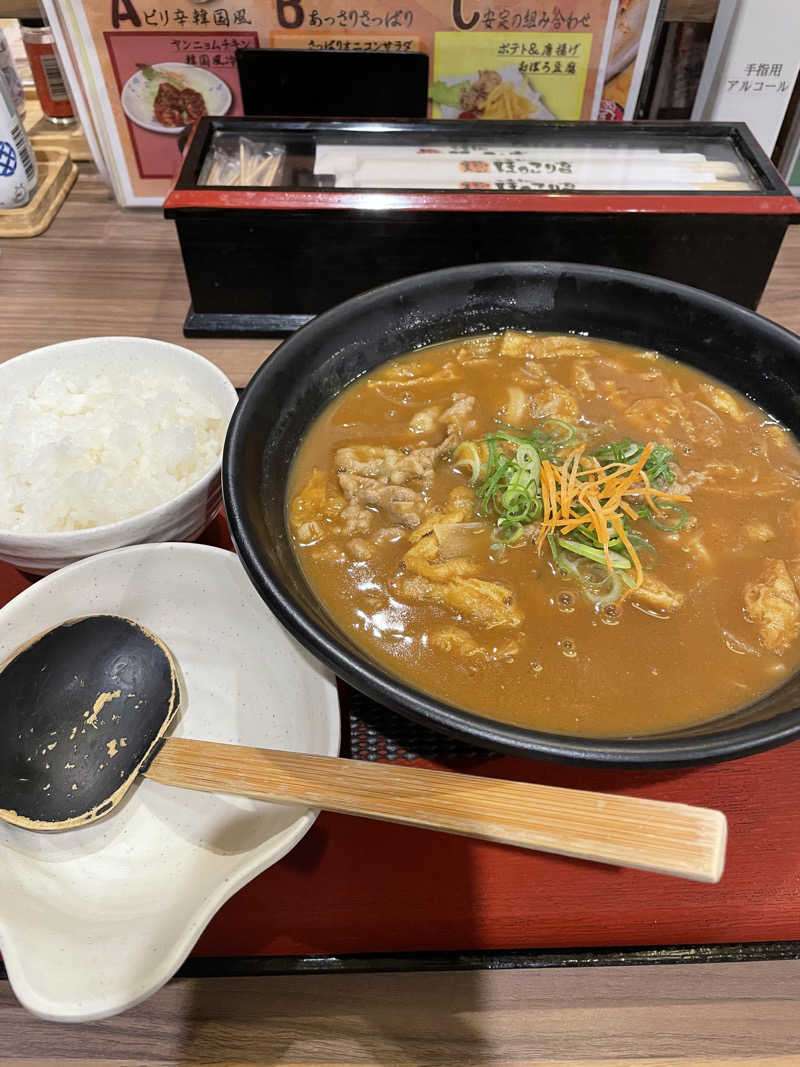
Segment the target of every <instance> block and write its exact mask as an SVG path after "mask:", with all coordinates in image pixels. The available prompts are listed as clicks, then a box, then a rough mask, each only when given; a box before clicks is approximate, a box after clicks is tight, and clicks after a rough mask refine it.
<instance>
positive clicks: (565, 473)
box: [536, 442, 691, 596]
mask: <svg viewBox="0 0 800 1067" xmlns="http://www.w3.org/2000/svg"><path fill="white" fill-rule="evenodd" d="M654 447H655V446H654V444H653V443H652V442H650V444H648V445H646V447H645V448H644V449H643V451H642V453H641V455H640V456H639V457H638V459H637V460H636V462H635V463H607V464H605V465H604V466H601V465H600V464H599V463H598V462H597V460H596V459H594V458H593V457H589V456H585V455H584V446H583V445H581V446H580V447H579V448H577V449H575V450H574V451H573V452H571V453H570V454H569V455H568V456H567V457H566V459H565V460H564V461H563V463H561V464H560V465H557V464H554V463H551V462H550V461H549V460H543V461H542V468H541V488H542V520H541V527H540V529H539V533H538V535H537V538H536V547H537V549H538V551H539V552H541V551H542V547H543V545H544V543H545V541H546V540H547V537H548V535H549V534H553V535H556V536H561V537H564V536H566V535H568V534H569V533H571V532H572V531H574V530H577V529H578V528H579V527H590V528H591V530H592V531H593V533H594V534H595V536H596V537H597V542H598V544H599V545H600V546H601V548H602V551H603V554H604V556H605V560H606V567H607V568H608V571H609V573H611V572H613V570H614V567H613V564H612V559H611V555H610V548H609V542H611V541H613V540H614V539H616V538H619V541H620V542H621V543H622V545H623V546H624V548H625V551H626V552H627V554H628V556H629V557H630V561H631V566H632V568H633V576H632V578H633V584H632V585H631V586H630V587H629V588H628V590H627V591H626V593H625V594H624V595H625V596H627V595H628V594H629V593H631V592H633V591H634V590H635V589H638V588H639V586H640V585H641V584H642V582H643V580H644V571H643V568H642V563H641V560H640V559H639V556H638V554H637V552H636V550H635V548H634V547H633V544H632V543H631V540H630V538H629V537H628V534H627V533H626V531H625V523H624V521H623V519H624V518H625V517H627V518H629V519H638V518H639V516H640V511H637V510H636V507H635V506H634V503H633V502H632V501H635V502H637V503H639V504H640V507H641V503H644V505H645V506H646V507H647V508H649V510H650V511H651V512H652V513H653V514H654V515H656V516H659V517H661V516H662V515H663V512H662V511H660V510H659V503H660V502H663V501H686V502H690V501H691V497H688V496H684V495H682V494H680V493H669V492H666V491H665V490H662V489H656V488H655V487H654V486H653V485H652V483H651V482H650V479H649V477H648V476H647V473H646V472H645V470H644V467H645V464H646V463H647V460H648V459H649V457H650V454H651V453H652V451H653V448H654Z"/></svg>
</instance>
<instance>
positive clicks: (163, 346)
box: [0, 337, 238, 574]
mask: <svg viewBox="0 0 800 1067" xmlns="http://www.w3.org/2000/svg"><path fill="white" fill-rule="evenodd" d="M56 367H58V368H59V369H63V370H73V371H75V372H83V373H85V372H87V371H88V372H91V373H97V374H100V373H101V372H103V371H115V372H120V371H122V372H125V373H128V374H130V375H131V376H132V377H136V376H138V377H143V376H146V375H147V374H148V373H154V372H156V371H161V372H167V373H169V374H174V375H175V377H176V378H179V377H184V378H186V379H187V381H189V382H191V384H192V386H193V387H194V388H196V389H197V390H198V392H200V393H202V394H203V395H204V396H207V397H208V398H209V400H212V401H214V403H216V404H217V406H218V407H219V409H220V411H221V412H222V416H223V418H224V419H225V421H226V425H227V420H228V419H229V418H230V416H231V414H232V413H233V409H234V408H235V407H236V403H237V399H238V398H237V394H236V390H235V389H234V387H233V385H232V384H231V382H230V381H229V380H228V378H226V376H225V375H224V374H223V373H222V371H221V370H219V369H218V368H217V367H215V366H214V364H213V363H210V362H209V361H208V360H207V359H204V358H203V357H202V356H199V355H197V353H196V352H190V351H189V349H188V348H181V347H180V345H173V344H169V343H168V342H167V341H153V340H150V339H149V338H146V337H89V338H85V339H83V340H79V341H64V342H62V343H61V344H57V345H48V346H47V347H46V348H37V349H35V350H34V351H33V352H26V353H25V354H24V355H21V356H17V357H16V358H15V359H10V360H8V361H7V362H5V363H0V396H7V395H8V394H9V393H10V392H11V391H12V390H14V389H17V388H19V387H20V386H26V385H33V384H35V383H37V382H39V381H40V380H41V379H42V378H43V377H44V376H45V374H47V373H48V372H49V371H50V370H52V369H54V368H56ZM221 461H222V453H221V450H220V455H219V457H218V458H217V461H216V463H215V464H214V466H213V467H211V469H210V470H208V471H206V473H205V474H204V475H203V476H202V477H201V478H199V479H198V480H197V481H196V482H195V483H194V484H193V485H191V486H189V488H188V489H185V490H184V491H183V492H182V493H180V494H179V495H178V496H176V497H173V499H172V500H167V501H165V502H164V503H163V504H159V505H158V506H157V507H154V508H150V509H149V510H148V511H143V512H141V514H139V515H133V516H131V517H130V518H128V519H122V520H121V521H119V522H112V523H108V524H107V525H103V526H92V527H89V528H88V529H85V530H66V531H63V532H58V533H24V532H17V531H14V530H7V529H0V560H5V561H6V562H7V563H11V564H12V565H13V566H15V567H18V568H19V569H20V570H22V571H26V572H28V573H29V574H49V573H50V572H51V571H54V570H57V569H58V568H59V567H64V566H66V565H67V564H69V563H74V562H75V561H76V560H79V559H84V558H85V557H86V556H93V555H95V554H96V553H98V552H107V551H108V550H109V549H112V548H123V547H124V546H126V545H135V544H144V543H148V542H153V541H191V540H193V539H194V538H196V537H199V535H200V534H201V533H202V532H203V530H204V529H205V527H206V526H207V525H208V524H209V522H211V520H212V519H213V518H214V517H215V516H216V515H217V514H218V512H219V510H220V507H221V506H222V490H221V486H220V475H219V472H220V464H221Z"/></svg>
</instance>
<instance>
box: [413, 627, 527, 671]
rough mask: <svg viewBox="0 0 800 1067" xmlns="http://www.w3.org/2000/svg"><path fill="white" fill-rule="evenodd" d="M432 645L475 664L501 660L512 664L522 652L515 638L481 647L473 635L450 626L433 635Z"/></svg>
mask: <svg viewBox="0 0 800 1067" xmlns="http://www.w3.org/2000/svg"><path fill="white" fill-rule="evenodd" d="M431 644H432V645H433V647H434V648H438V649H439V651H440V652H446V653H447V654H448V655H451V656H453V655H454V656H461V657H463V658H464V659H467V660H470V661H471V662H473V663H474V662H476V661H477V662H479V663H496V662H498V661H499V660H503V661H505V662H507V663H510V662H511V661H512V660H513V659H514V657H515V656H516V655H518V653H519V650H520V644H519V642H518V641H515V640H514V639H513V638H507V639H506V640H505V641H503V642H502V643H501V644H499V645H492V646H485V645H481V644H479V642H478V641H476V640H475V638H474V637H473V636H472V634H470V633H467V631H466V630H463V629H461V627H460V626H448V627H446V628H445V629H443V630H437V631H436V632H435V633H432V634H431Z"/></svg>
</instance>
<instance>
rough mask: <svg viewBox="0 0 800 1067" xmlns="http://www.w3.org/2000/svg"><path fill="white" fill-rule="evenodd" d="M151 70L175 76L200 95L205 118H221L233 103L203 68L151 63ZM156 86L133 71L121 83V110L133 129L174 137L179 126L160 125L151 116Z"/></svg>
mask: <svg viewBox="0 0 800 1067" xmlns="http://www.w3.org/2000/svg"><path fill="white" fill-rule="evenodd" d="M152 67H153V70H156V71H163V73H164V74H173V75H177V76H179V78H180V79H181V80H182V81H185V82H186V87H187V88H188V89H194V90H195V91H196V92H198V93H200V95H201V96H202V97H203V99H204V100H205V102H206V110H207V111H208V113H209V115H224V114H225V113H226V111H227V110H228V108H229V107H230V106H231V103H232V102H233V96H232V94H231V90H230V88H229V86H228V85H227V84H226V83H225V82H224V81H223V80H222V78H220V77H218V76H217V75H216V74H214V73H212V72H211V71H210V70H206V69H205V67H193V66H191V65H190V64H188V63H153V64H152ZM157 85H158V83H156V84H155V85H154V84H153V82H152V81H151V80H150V79H149V78H146V77H145V76H144V74H143V73H142V72H141V71H140V70H137V72H136V73H135V74H132V75H131V76H130V78H128V80H127V81H126V82H125V84H124V85H123V87H122V94H121V96H120V100H121V103H122V110H123V111H124V112H125V114H126V115H127V116H128V118H129V119H130V120H131V122H135V123H136V125H137V126H141V127H142V128H143V129H145V130H150V131H151V133H171V134H178V133H180V132H181V131H182V130H183V129H184V127H183V126H164V125H163V124H162V123H160V122H158V121H157V120H156V118H155V116H154V114H153V102H154V100H155V95H156V92H157V91H158V90H157Z"/></svg>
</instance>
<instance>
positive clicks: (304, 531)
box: [289, 467, 345, 544]
mask: <svg viewBox="0 0 800 1067" xmlns="http://www.w3.org/2000/svg"><path fill="white" fill-rule="evenodd" d="M344 506H345V501H344V499H343V497H341V496H340V495H339V494H338V493H336V492H332V491H331V486H330V485H329V483H328V479H327V477H326V476H325V474H324V473H323V472H322V471H321V470H320V469H319V468H318V467H315V468H314V470H313V471H312V473H311V477H310V478H309V480H308V481H307V482H306V484H305V485H304V486H303V488H302V489H301V490H300V492H299V493H298V494H297V496H296V497H294V499H293V500H292V503H291V505H290V507H289V523H290V525H291V527H292V531H293V532H294V534H295V536H296V537H297V538H298V540H300V541H301V542H303V543H305V544H310V543H311V542H312V541H318V540H319V539H320V537H322V536H323V535H324V533H325V531H326V529H330V528H331V524H332V523H335V521H336V520H337V519H338V517H339V515H340V514H341V512H342V509H343V508H344Z"/></svg>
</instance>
